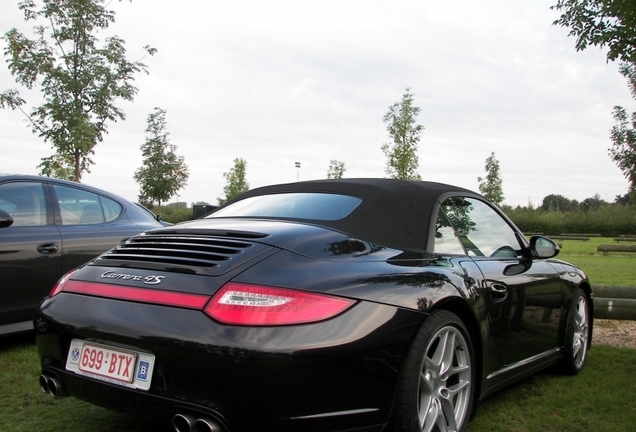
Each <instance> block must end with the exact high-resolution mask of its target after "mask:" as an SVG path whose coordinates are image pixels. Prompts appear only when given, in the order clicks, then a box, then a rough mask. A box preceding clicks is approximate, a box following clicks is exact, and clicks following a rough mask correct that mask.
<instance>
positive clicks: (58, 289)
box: [49, 269, 77, 297]
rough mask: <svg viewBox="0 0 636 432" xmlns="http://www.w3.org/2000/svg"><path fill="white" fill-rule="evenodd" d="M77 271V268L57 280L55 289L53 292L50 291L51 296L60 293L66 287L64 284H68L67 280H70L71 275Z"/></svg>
mask: <svg viewBox="0 0 636 432" xmlns="http://www.w3.org/2000/svg"><path fill="white" fill-rule="evenodd" d="M76 271H77V269H73V270H71V271H70V272H68V273H66V274H65V275H64V276H62V277H61V278H60V279H59V280H58V281H57V282H55V285H53V289H51V292H50V293H49V297H53V296H54V295H57V294H59V293H60V292H61V291H62V290H63V289H64V285H66V282H68V280H69V279H70V277H71V275H72V274H73V273H75V272H76Z"/></svg>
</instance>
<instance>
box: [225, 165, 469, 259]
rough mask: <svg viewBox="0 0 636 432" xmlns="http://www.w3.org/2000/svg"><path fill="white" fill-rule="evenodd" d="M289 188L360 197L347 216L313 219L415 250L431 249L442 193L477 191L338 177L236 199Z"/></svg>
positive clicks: (260, 190)
mask: <svg viewBox="0 0 636 432" xmlns="http://www.w3.org/2000/svg"><path fill="white" fill-rule="evenodd" d="M290 192H296V193H297V192H322V193H336V194H342V195H351V196H356V197H358V198H361V199H362V202H361V203H360V205H359V206H358V207H356V209H355V210H353V212H351V213H350V214H349V215H348V216H347V217H345V218H344V219H340V220H333V221H324V220H321V221H314V222H315V223H316V224H317V225H321V226H325V227H330V228H334V229H336V230H338V231H341V232H344V233H347V234H349V235H351V236H352V237H355V238H358V239H360V240H366V241H369V242H372V243H376V244H379V245H383V246H388V247H396V248H400V249H406V250H416V251H424V250H426V248H427V245H428V236H429V229H430V227H431V217H433V211H434V210H435V209H436V208H437V205H436V202H437V201H438V198H439V197H440V196H442V195H446V194H450V195H472V196H475V195H477V194H475V193H474V192H472V191H469V190H467V189H463V188H459V187H456V186H451V185H447V184H443V183H434V182H423V181H405V180H394V179H380V178H372V179H334V180H315V181H303V182H296V183H287V184H280V185H273V186H265V187H261V188H257V189H253V190H250V191H248V192H246V193H244V194H242V195H240V196H239V197H238V198H237V199H236V200H234V201H233V202H236V201H240V200H242V199H245V198H248V197H253V196H259V195H271V194H279V193H290ZM435 217H436V215H435ZM304 222H312V221H306V220H304Z"/></svg>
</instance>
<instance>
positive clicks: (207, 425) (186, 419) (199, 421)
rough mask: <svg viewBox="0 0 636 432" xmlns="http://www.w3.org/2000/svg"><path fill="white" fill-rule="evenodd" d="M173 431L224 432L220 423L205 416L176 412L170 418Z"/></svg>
mask: <svg viewBox="0 0 636 432" xmlns="http://www.w3.org/2000/svg"><path fill="white" fill-rule="evenodd" d="M172 426H173V427H174V430H175V432H224V431H225V429H224V428H223V427H222V426H221V424H220V423H219V422H218V421H216V420H214V419H212V418H210V417H205V416H198V415H192V414H177V415H175V416H174V417H173V418H172Z"/></svg>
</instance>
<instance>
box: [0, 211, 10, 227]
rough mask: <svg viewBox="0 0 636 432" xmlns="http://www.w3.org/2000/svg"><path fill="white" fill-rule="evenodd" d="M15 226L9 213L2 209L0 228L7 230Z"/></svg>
mask: <svg viewBox="0 0 636 432" xmlns="http://www.w3.org/2000/svg"><path fill="white" fill-rule="evenodd" d="M11 225H13V218H12V217H11V215H10V214H9V213H7V212H6V211H4V210H2V209H0V228H6V227H10V226H11Z"/></svg>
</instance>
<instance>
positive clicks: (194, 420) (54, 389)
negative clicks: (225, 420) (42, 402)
mask: <svg viewBox="0 0 636 432" xmlns="http://www.w3.org/2000/svg"><path fill="white" fill-rule="evenodd" d="M39 382H40V389H42V392H44V393H48V394H50V395H51V396H53V397H54V398H64V397H68V396H69V394H68V391H66V388H64V385H62V383H61V382H60V380H59V379H58V378H57V377H55V376H53V375H48V374H41V375H40V378H39ZM172 426H173V427H174V430H175V432H225V429H224V428H223V426H221V424H220V423H219V422H218V421H216V420H214V419H212V418H210V417H206V416H199V415H193V414H177V415H175V416H174V417H173V418H172Z"/></svg>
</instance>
